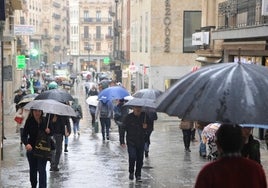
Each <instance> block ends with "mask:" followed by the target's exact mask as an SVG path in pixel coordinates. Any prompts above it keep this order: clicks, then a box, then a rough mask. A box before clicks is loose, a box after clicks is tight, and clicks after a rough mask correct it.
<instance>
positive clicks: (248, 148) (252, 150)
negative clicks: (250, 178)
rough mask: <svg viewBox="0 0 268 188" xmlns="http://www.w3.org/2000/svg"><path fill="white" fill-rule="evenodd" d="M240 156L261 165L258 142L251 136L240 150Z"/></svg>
mask: <svg viewBox="0 0 268 188" xmlns="http://www.w3.org/2000/svg"><path fill="white" fill-rule="evenodd" d="M241 154H242V156H243V157H246V158H249V159H252V160H254V161H256V162H258V163H261V155H260V142H259V141H258V140H255V139H254V138H253V136H252V135H250V136H249V139H248V143H247V144H245V145H244V146H243V148H242V151H241Z"/></svg>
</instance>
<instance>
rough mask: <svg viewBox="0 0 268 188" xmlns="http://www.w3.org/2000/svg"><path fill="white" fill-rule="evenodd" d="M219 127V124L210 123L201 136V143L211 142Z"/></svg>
mask: <svg viewBox="0 0 268 188" xmlns="http://www.w3.org/2000/svg"><path fill="white" fill-rule="evenodd" d="M220 126H221V124H220V123H210V124H208V125H207V126H205V127H204V129H203V131H202V134H201V136H202V138H203V141H206V140H213V139H214V137H215V135H216V132H217V130H218V129H219V128H220Z"/></svg>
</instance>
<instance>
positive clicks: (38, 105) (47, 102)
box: [24, 99, 76, 117]
mask: <svg viewBox="0 0 268 188" xmlns="http://www.w3.org/2000/svg"><path fill="white" fill-rule="evenodd" d="M24 109H27V110H32V109H35V110H42V111H43V112H44V113H49V114H57V115H61V116H73V117H76V113H75V111H74V110H73V109H72V107H70V106H68V105H66V104H63V103H60V102H58V101H55V100H53V99H44V100H33V101H31V102H29V103H28V104H26V105H25V106H24Z"/></svg>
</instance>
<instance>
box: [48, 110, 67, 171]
mask: <svg viewBox="0 0 268 188" xmlns="http://www.w3.org/2000/svg"><path fill="white" fill-rule="evenodd" d="M49 116H50V117H49ZM49 116H48V119H49V122H50V124H51V128H52V133H53V139H54V141H55V151H53V152H52V158H51V161H50V171H59V168H58V165H59V161H60V157H61V153H62V142H63V136H69V135H70V134H71V126H70V120H69V117H68V116H59V115H55V114H50V115H49ZM65 147H66V145H65Z"/></svg>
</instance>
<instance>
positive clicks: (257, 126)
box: [240, 124, 268, 129]
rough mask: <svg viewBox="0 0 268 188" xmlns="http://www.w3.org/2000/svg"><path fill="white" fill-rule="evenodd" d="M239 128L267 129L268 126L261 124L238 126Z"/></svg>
mask: <svg viewBox="0 0 268 188" xmlns="http://www.w3.org/2000/svg"><path fill="white" fill-rule="evenodd" d="M240 126H241V127H253V128H262V129H268V125H263V124H240Z"/></svg>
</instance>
